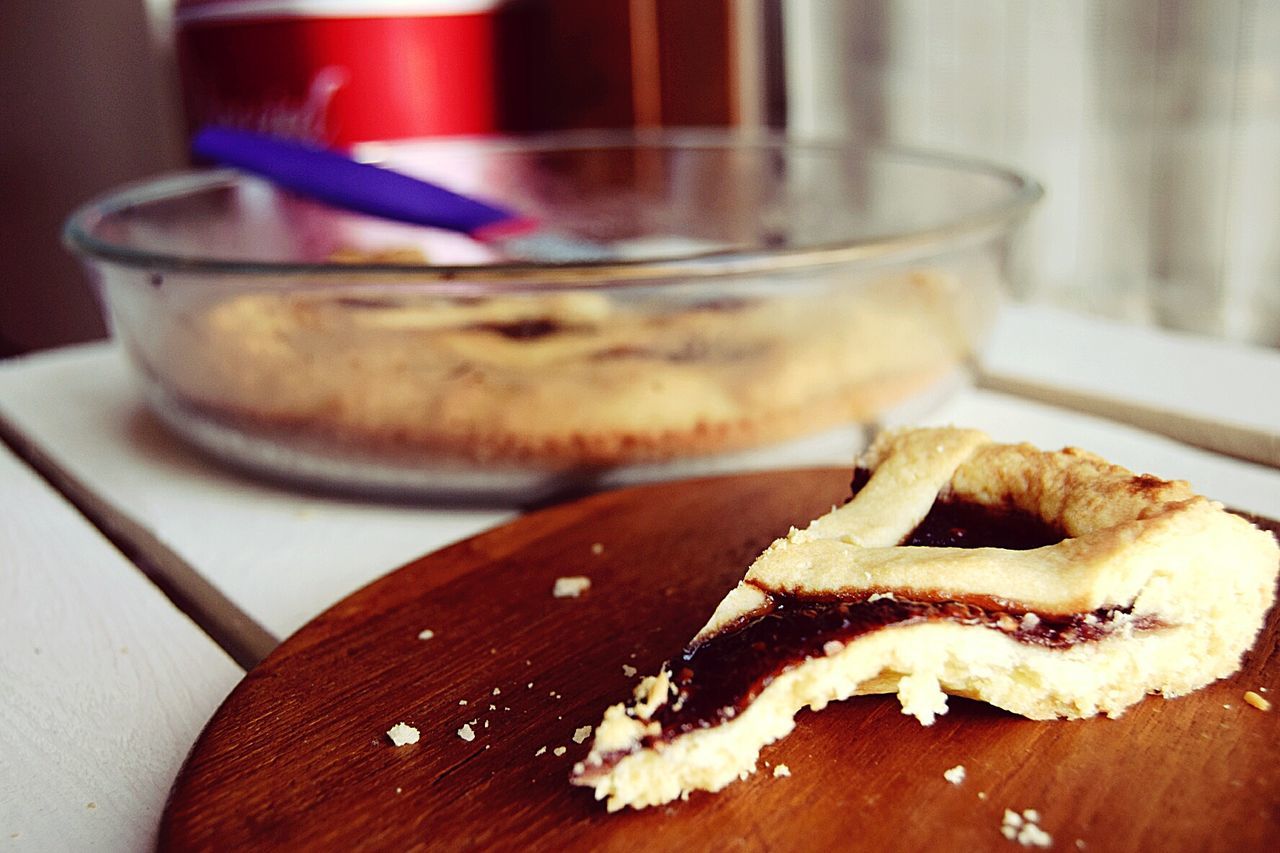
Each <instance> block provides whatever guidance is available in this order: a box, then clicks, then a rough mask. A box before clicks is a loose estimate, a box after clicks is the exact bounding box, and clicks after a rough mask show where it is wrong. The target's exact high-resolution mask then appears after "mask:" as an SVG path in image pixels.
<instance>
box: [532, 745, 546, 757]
mask: <svg viewBox="0 0 1280 853" xmlns="http://www.w3.org/2000/svg"><path fill="white" fill-rule="evenodd" d="M546 751H547V748H546V747H545V746H540V747H538V751H537V752H535V753H534V754H533V757H534V758H537V757H538V756H539V755H544V754H546Z"/></svg>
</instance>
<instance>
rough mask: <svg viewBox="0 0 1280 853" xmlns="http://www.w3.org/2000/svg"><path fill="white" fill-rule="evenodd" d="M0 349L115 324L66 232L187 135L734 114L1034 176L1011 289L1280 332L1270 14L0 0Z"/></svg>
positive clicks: (1083, 8) (1117, 7)
mask: <svg viewBox="0 0 1280 853" xmlns="http://www.w3.org/2000/svg"><path fill="white" fill-rule="evenodd" d="M4 8H5V13H6V15H5V17H6V25H5V26H4V27H0V139H2V140H3V144H0V197H3V199H4V205H5V206H4V213H3V220H2V221H0V355H12V354H15V353H21V352H26V351H29V350H33V349H39V348H44V347H49V346H55V345H59V344H64V343H70V342H75V341H83V340H90V339H93V338H97V337H101V336H103V335H104V334H105V329H104V328H103V326H102V321H101V319H100V317H99V313H98V309H97V306H96V303H95V301H94V297H93V294H92V293H91V292H90V290H89V288H88V286H87V285H86V284H85V282H84V277H83V275H82V274H81V272H80V271H79V270H78V269H77V266H76V262H75V261H74V260H73V259H72V258H71V257H70V255H69V254H67V252H66V251H65V250H64V249H63V248H62V247H61V245H60V240H59V231H60V228H61V225H62V222H63V220H64V219H65V217H66V216H67V214H68V213H70V212H71V210H72V209H73V208H75V207H76V206H77V205H79V204H80V203H82V202H84V201H86V200H87V199H89V198H90V197H92V196H93V195H95V194H98V193H100V192H102V191H104V190H106V189H108V188H111V187H114V186H116V185H118V184H120V183H123V182H126V181H130V180H135V179H138V178H141V177H144V176H149V175H153V174H156V173H158V172H163V171H166V170H173V169H179V168H182V167H184V166H186V165H187V163H188V160H187V155H186V153H185V140H186V138H187V134H188V132H189V130H190V128H192V127H194V126H196V125H198V124H199V123H201V122H205V121H221V122H231V123H234V124H237V125H240V126H245V127H252V128H257V129H262V130H270V131H273V132H277V133H281V134H286V135H290V136H296V137H303V138H309V139H314V140H317V141H322V142H325V143H326V144H331V145H338V146H351V145H354V144H358V143H359V142H362V141H367V140H372V139H379V138H399V137H409V136H437V135H472V134H484V133H490V132H494V131H516V132H537V131H541V130H552V129H560V128H586V127H627V126H638V127H656V126H709V125H716V126H719V125H728V126H735V127H741V128H743V129H745V130H748V131H752V130H763V129H769V128H772V129H777V130H785V132H787V133H789V134H793V135H796V136H800V137H821V138H831V137H850V136H851V137H854V138H859V139H867V140H869V141H874V142H891V143H896V144H905V145H912V146H925V147H929V148H936V149H941V150H946V151H952V152H956V153H962V154H969V155H976V156H981V157H984V158H987V159H991V160H994V161H998V162H1000V163H1003V164H1006V165H1010V166H1013V167H1016V168H1019V169H1022V170H1025V171H1027V172H1029V173H1031V174H1032V175H1034V176H1036V177H1037V178H1038V179H1039V180H1041V181H1042V182H1043V183H1044V184H1045V185H1046V188H1047V191H1048V195H1047V198H1046V201H1045V203H1044V204H1043V205H1042V206H1041V208H1040V209H1039V210H1038V212H1037V213H1036V214H1035V216H1034V219H1033V221H1032V223H1031V227H1030V230H1029V234H1028V240H1027V246H1028V257H1027V259H1026V263H1025V264H1024V265H1023V267H1024V269H1025V272H1023V273H1022V274H1021V275H1020V276H1019V278H1018V280H1017V281H1016V282H1015V283H1014V287H1015V293H1014V294H1013V295H1014V296H1015V297H1016V298H1019V299H1024V300H1037V301H1043V302H1048V303H1053V304H1057V305H1062V306H1067V307H1071V308H1075V309H1078V310H1082V311H1087V312H1091V313H1095V314H1101V315H1105V316H1111V317H1117V318H1122V319H1126V320H1133V321H1139V322H1149V323H1157V324H1160V325H1164V326H1168V327H1172V328H1178V329H1184V330H1188V331H1191V332H1195V333H1200V334H1207V335H1215V336H1221V337H1227V338H1231V339H1236V340H1242V341H1250V342H1255V343H1262V344H1267V345H1272V346H1275V345H1280V239H1278V238H1280V156H1277V155H1278V154H1280V50H1277V49H1276V48H1275V45H1277V44H1280V3H1274V2H1264V0H1223V2H1213V0H1124V2H1106V0H968V1H967V2H966V0H697V2H690V0H505V2H504V0H364V2H361V1H360V0H95V1H94V2H93V3H74V4H73V3H50V2H47V0H5V6H4Z"/></svg>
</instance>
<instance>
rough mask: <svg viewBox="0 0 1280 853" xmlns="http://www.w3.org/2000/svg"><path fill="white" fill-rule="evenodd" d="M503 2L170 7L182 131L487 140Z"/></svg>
mask: <svg viewBox="0 0 1280 853" xmlns="http://www.w3.org/2000/svg"><path fill="white" fill-rule="evenodd" d="M501 2H502V0H372V2H355V1H354V0H179V2H178V6H177V12H176V16H175V20H176V27H177V33H176V35H177V51H178V62H179V67H180V69H181V75H182V86H183V96H184V100H185V105H186V111H187V120H188V124H189V125H190V126H191V127H192V128H195V127H199V126H202V125H205V124H212V123H218V124H225V125H231V126H235V127H242V128H249V129H254V130H261V131H265V132H271V133H276V134H279V135H283V136H290V137H294V138H301V139H310V140H314V141H317V142H321V143H324V144H327V145H332V146H338V147H346V146H350V145H352V144H354V143H357V142H364V141H368V140H386V139H401V138H406V137H418V136H439V135H454V134H475V133H490V132H492V131H494V130H495V129H496V112H497V110H496V106H495V101H496V96H495V84H494V67H495V62H494V43H495V37H494V15H495V12H496V9H497V7H498V6H500V5H501Z"/></svg>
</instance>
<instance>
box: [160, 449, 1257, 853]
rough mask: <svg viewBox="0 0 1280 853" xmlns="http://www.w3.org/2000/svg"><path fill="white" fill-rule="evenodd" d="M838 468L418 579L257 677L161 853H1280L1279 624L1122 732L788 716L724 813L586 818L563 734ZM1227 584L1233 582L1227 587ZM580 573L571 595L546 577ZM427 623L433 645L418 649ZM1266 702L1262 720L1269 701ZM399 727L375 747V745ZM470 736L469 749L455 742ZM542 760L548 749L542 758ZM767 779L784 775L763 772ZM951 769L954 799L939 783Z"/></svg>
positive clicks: (677, 504)
mask: <svg viewBox="0 0 1280 853" xmlns="http://www.w3.org/2000/svg"><path fill="white" fill-rule="evenodd" d="M848 479H849V475H848V471H836V470H815V471H791V472H778V473H768V474H751V475H743V476H734V477H722V478H716V479H707V480H696V481H688V482H682V483H671V484H662V485H656V486H647V487H642V488H636V489H628V490H625V491H618V492H610V493H605V494H600V495H596V496H593V497H589V498H586V499H584V500H581V501H578V502H575V503H571V504H566V505H562V506H557V507H553V508H551V509H547V510H544V511H541V512H538V513H535V514H532V515H529V516H526V517H524V518H521V519H519V520H517V521H515V522H513V523H511V524H508V525H506V526H504V527H501V528H498V529H495V530H493V531H490V532H488V533H484V534H482V535H480V536H477V537H475V538H473V539H470V540H467V541H465V542H462V543H459V544H457V545H454V546H453V547H450V548H447V549H445V550H443V551H440V552H438V553H435V554H431V555H429V556H427V557H423V558H422V559H420V560H417V561H416V562H414V563H411V564H410V565H408V566H405V567H404V568H402V569H399V570H398V571H395V572H393V573H391V574H390V575H388V576H386V577H384V578H382V579H381V580H379V581H377V582H375V583H373V584H372V585H370V586H368V587H366V588H365V589H363V590H361V591H360V592H357V593H356V594H354V595H352V596H351V597H350V598H348V599H346V600H345V601H343V602H341V603H340V604H338V605H336V606H335V607H333V608H332V609H330V610H329V611H328V612H326V613H324V614H323V615H321V616H320V617H319V618H317V619H316V620H314V621H313V622H311V623H310V624H309V625H307V626H306V627H305V628H303V629H302V630H301V631H299V632H298V633H297V634H295V635H294V636H293V637H291V638H289V639H288V640H287V641H286V642H285V643H283V644H282V645H281V646H280V647H279V648H278V649H277V650H276V651H275V652H274V653H272V654H271V656H270V657H268V658H267V659H266V660H265V661H263V663H262V664H261V665H259V666H258V667H257V668H256V669H254V670H253V671H252V672H250V673H249V674H248V675H247V676H246V677H245V679H244V681H243V682H242V683H241V684H240V685H239V687H237V688H236V690H235V691H234V692H233V693H232V694H231V695H230V696H229V697H228V698H227V700H226V702H225V703H224V704H223V705H222V707H221V708H220V709H219V710H218V712H217V714H216V715H215V716H214V717H213V719H212V720H211V721H210V723H209V725H208V727H207V728H206V730H205V731H204V733H203V735H201V737H200V739H199V741H198V742H197V743H196V745H195V747H194V748H193V750H192V752H191V755H190V757H189V758H188V759H187V762H186V764H185V766H184V767H183V769H182V772H181V774H180V775H179V777H178V779H177V781H176V782H175V785H174V789H173V792H172V794H171V797H170V801H169V804H168V808H167V810H166V812H165V814H164V818H163V821H162V823H161V827H160V839H159V841H160V847H161V848H163V849H183V850H186V849H214V848H217V849H245V848H273V849H279V848H284V849H290V850H295V849H326V850H351V849H397V850H403V849H420V848H440V849H460V848H504V849H543V850H546V849H552V850H560V849H575V850H578V849H581V850H587V849H591V850H597V849H607V850H641V849H643V850H667V849H685V850H687V849H693V850H704V849H708V850H709V849H714V850H726V849H797V848H801V849H854V848H867V849H902V850H919V849H924V848H937V849H944V850H973V849H993V850H996V849H1020V848H1018V845H1017V844H1016V843H1014V842H1010V841H1008V840H1006V839H1005V838H1004V837H1003V836H1002V835H1001V832H1000V827H1001V820H1002V817H1003V815H1004V812H1005V809H1006V808H1009V809H1014V810H1017V811H1021V810H1023V809H1036V810H1038V811H1039V813H1040V826H1041V827H1042V828H1043V829H1044V830H1046V831H1047V832H1049V833H1050V834H1051V835H1052V838H1053V846H1054V848H1055V849H1060V850H1075V849H1084V850H1088V851H1099V850H1174V849H1177V850H1209V849H1218V850H1246V849H1276V845H1277V842H1278V841H1280V760H1278V759H1280V752H1278V750H1277V734H1280V726H1278V725H1277V723H1278V722H1280V712H1277V711H1272V712H1270V713H1264V712H1261V711H1258V710H1256V709H1255V708H1253V707H1250V706H1249V705H1247V704H1246V703H1245V702H1244V700H1243V698H1242V697H1243V693H1244V691H1245V690H1258V689H1259V688H1261V687H1264V686H1265V687H1267V688H1268V689H1269V690H1270V693H1264V694H1262V695H1264V696H1270V697H1271V698H1272V700H1273V701H1277V700H1280V677H1278V676H1280V663H1278V661H1277V639H1278V638H1280V632H1278V631H1277V625H1276V621H1277V620H1276V615H1275V613H1274V612H1273V613H1272V616H1271V619H1270V623H1269V625H1268V627H1267V629H1266V631H1265V632H1264V634H1263V636H1262V637H1260V638H1259V641H1258V643H1257V645H1256V646H1255V648H1254V650H1253V651H1252V652H1251V653H1250V654H1249V655H1248V656H1247V658H1246V660H1245V663H1244V667H1243V669H1242V670H1241V672H1240V673H1238V674H1237V675H1236V676H1235V677H1233V678H1230V679H1228V680H1226V681H1223V682H1219V683H1217V684H1214V685H1211V686H1210V687H1208V688H1206V689H1204V690H1202V691H1200V692H1198V693H1196V694H1194V695H1191V696H1188V697H1184V698H1182V699H1177V700H1172V701H1165V700H1162V699H1159V698H1149V699H1147V700H1146V701H1144V702H1142V703H1141V704H1140V705H1138V706H1137V707H1135V708H1133V709H1132V710H1130V711H1129V713H1128V714H1126V715H1125V716H1124V717H1123V718H1121V719H1119V720H1108V719H1097V720H1089V721H1078V722H1034V721H1031V720H1025V719H1022V718H1020V717H1015V716H1013V715H1010V714H1007V713H1005V712H1003V711H999V710H997V709H995V708H991V707H989V706H986V705H983V704H979V703H976V702H969V701H965V700H957V699H952V700H951V711H950V713H948V714H947V715H946V716H944V717H942V718H940V719H939V720H938V722H937V723H935V724H934V725H933V726H931V727H929V728H925V727H922V726H920V724H919V723H917V722H916V721H915V719H914V718H910V717H906V716H903V715H902V714H901V713H900V711H899V708H898V703H897V701H896V699H895V698H893V697H863V698H858V699H853V700H849V701H846V702H840V703H835V704H833V705H831V706H830V707H828V708H827V709H826V710H824V711H822V712H820V713H813V712H809V711H805V712H802V713H801V714H800V715H799V718H798V720H797V726H796V730H795V732H794V733H792V734H791V735H790V736H789V737H788V738H786V739H785V740H783V741H781V742H779V743H777V744H774V745H773V746H770V747H767V748H766V749H765V750H764V752H763V754H762V756H761V764H760V769H759V771H758V772H757V773H756V774H755V775H753V776H751V777H750V778H749V779H747V780H746V781H742V782H737V783H734V784H733V785H731V786H729V787H728V788H726V789H725V790H724V791H721V792H720V793H718V794H706V793H695V794H693V795H692V796H691V797H690V798H689V799H688V800H687V801H685V802H676V803H673V804H671V805H669V806H666V807H661V808H653V809H647V810H644V811H641V812H634V811H629V810H628V811H626V812H622V813H618V814H612V815H610V814H607V813H606V812H605V810H604V806H603V804H602V803H598V802H595V801H594V800H593V799H592V794H591V792H590V791H589V790H586V789H582V788H573V787H570V786H569V784H568V782H567V779H568V775H569V770H570V768H571V767H572V766H573V764H574V762H576V761H578V760H580V759H581V758H582V757H583V756H584V755H585V754H586V752H587V749H588V747H589V745H590V741H589V739H587V740H585V741H584V742H582V743H577V742H575V740H574V732H575V729H577V728H578V727H580V726H589V725H594V724H595V723H597V722H598V721H599V719H600V716H601V714H602V712H603V711H604V709H605V708H606V707H607V706H608V705H610V704H612V703H614V702H617V701H620V700H622V699H623V698H624V697H626V696H627V695H629V692H630V690H631V687H632V686H633V684H634V683H635V681H636V677H634V676H631V675H628V674H626V673H624V669H625V670H627V672H630V668H631V667H635V668H636V669H637V670H638V671H639V673H640V674H641V675H644V674H648V673H653V672H656V671H657V669H658V667H659V666H661V664H662V662H663V661H664V660H665V659H666V658H667V657H669V656H671V655H673V654H675V653H677V652H678V651H679V649H680V648H681V647H682V646H683V645H684V644H685V642H687V641H688V640H689V638H691V637H692V636H693V634H694V633H695V632H696V631H697V629H698V628H699V627H701V625H702V624H703V622H705V621H706V619H707V617H708V616H709V615H710V613H711V611H712V609H713V608H714V607H715V605H716V603H717V602H718V601H719V600H720V598H721V597H722V596H723V595H724V594H725V592H726V591H727V590H728V589H729V588H730V587H731V586H732V585H733V584H734V583H736V582H737V581H738V580H739V578H740V577H741V576H742V574H743V572H744V570H745V568H746V566H747V565H748V564H749V563H750V561H751V560H752V559H753V558H754V557H755V556H756V554H758V553H759V552H760V551H761V550H762V549H763V548H764V547H765V546H766V545H768V544H769V542H770V541H771V540H772V539H773V538H775V537H777V536H780V535H782V534H784V533H786V531H787V528H788V527H789V526H791V525H797V526H800V525H802V524H804V523H806V522H807V521H809V520H810V519H811V518H813V517H815V516H816V515H818V514H820V513H822V512H825V511H826V510H828V509H829V508H830V507H831V506H832V504H835V503H839V502H841V501H843V500H844V499H845V497H846V496H847V495H848V491H849V487H848ZM1223 570H1224V571H1230V567H1229V566H1224V567H1223ZM567 575H585V576H587V577H589V578H590V579H591V588H590V589H589V590H588V591H587V592H585V593H584V594H583V595H582V596H581V597H580V598H576V599H575V598H554V597H553V596H552V592H551V591H552V587H553V585H554V584H555V581H556V578H558V577H562V576H567ZM424 629H430V630H431V631H433V632H434V636H432V637H431V638H430V639H425V640H423V639H419V633H420V632H422V631H423V630H424ZM1277 704H1280V701H1278V702H1277ZM402 721H403V722H406V723H409V724H411V725H413V726H416V727H417V728H418V729H419V730H420V731H421V733H422V737H421V740H420V741H419V742H418V743H416V744H413V745H408V746H402V747H398V748H397V747H394V746H392V744H391V743H390V741H389V740H388V738H387V736H386V731H387V729H389V728H391V726H392V725H394V724H395V723H398V722H402ZM468 725H469V726H470V731H471V732H472V733H474V739H466V740H464V739H463V738H462V737H460V736H459V735H458V731H459V729H463V727H464V726H468ZM544 748H545V749H544ZM778 764H786V765H787V766H788V767H789V768H790V771H791V776H790V777H786V778H783V777H775V776H774V775H773V772H772V768H773V767H775V766H777V765H778ZM956 765H964V767H965V771H966V774H965V778H964V781H963V782H962V783H961V784H959V785H953V784H950V783H949V782H947V781H946V780H945V779H944V778H943V773H944V771H946V770H948V769H949V768H951V767H954V766H956Z"/></svg>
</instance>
